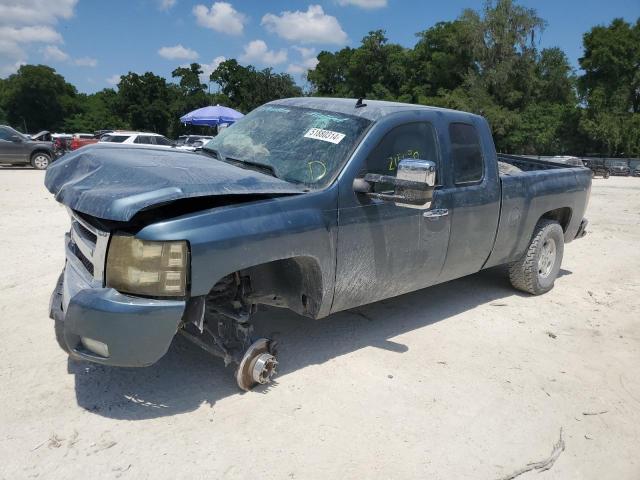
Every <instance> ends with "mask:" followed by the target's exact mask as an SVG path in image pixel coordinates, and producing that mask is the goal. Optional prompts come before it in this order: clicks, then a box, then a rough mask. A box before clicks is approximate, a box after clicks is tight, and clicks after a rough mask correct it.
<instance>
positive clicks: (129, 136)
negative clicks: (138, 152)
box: [100, 132, 173, 148]
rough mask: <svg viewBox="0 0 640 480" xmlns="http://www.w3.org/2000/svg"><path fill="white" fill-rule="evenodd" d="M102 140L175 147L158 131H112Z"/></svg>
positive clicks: (101, 139)
mask: <svg viewBox="0 0 640 480" xmlns="http://www.w3.org/2000/svg"><path fill="white" fill-rule="evenodd" d="M100 141H101V142H110V143H124V144H132V143H133V144H136V145H155V146H156V147H166V148H170V147H173V142H172V141H171V140H169V139H168V138H167V137H164V136H162V135H159V134H157V133H146V132H112V133H107V134H106V135H103V136H102V138H100Z"/></svg>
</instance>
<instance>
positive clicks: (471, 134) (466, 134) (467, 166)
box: [449, 123, 484, 185]
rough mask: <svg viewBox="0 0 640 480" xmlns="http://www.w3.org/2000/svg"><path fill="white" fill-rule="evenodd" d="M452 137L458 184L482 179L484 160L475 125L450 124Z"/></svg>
mask: <svg viewBox="0 0 640 480" xmlns="http://www.w3.org/2000/svg"><path fill="white" fill-rule="evenodd" d="M449 137H450V139H451V163H452V165H453V180H454V182H455V184H456V185H460V184H467V183H477V182H480V181H482V177H483V174H484V161H483V158H482V147H481V146H480V137H478V132H477V131H476V129H475V127H474V126H473V125H468V124H466V123H452V124H451V125H449Z"/></svg>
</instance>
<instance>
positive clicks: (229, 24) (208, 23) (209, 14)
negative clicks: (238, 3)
mask: <svg viewBox="0 0 640 480" xmlns="http://www.w3.org/2000/svg"><path fill="white" fill-rule="evenodd" d="M193 14H194V15H195V17H196V21H197V23H198V25H200V26H201V27H205V28H211V29H212V30H216V31H217V32H223V33H227V34H229V35H241V34H242V32H243V31H244V25H245V24H246V23H247V17H246V16H245V15H244V14H242V13H240V12H238V11H237V10H236V9H235V8H233V5H231V4H230V3H227V2H215V3H214V4H213V5H211V8H210V9H209V8H207V6H206V5H196V6H195V7H193Z"/></svg>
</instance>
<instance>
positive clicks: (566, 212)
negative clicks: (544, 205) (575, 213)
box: [540, 207, 572, 232]
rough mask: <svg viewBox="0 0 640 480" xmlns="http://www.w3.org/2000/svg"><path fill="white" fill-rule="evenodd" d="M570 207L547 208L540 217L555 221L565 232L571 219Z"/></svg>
mask: <svg viewBox="0 0 640 480" xmlns="http://www.w3.org/2000/svg"><path fill="white" fill-rule="evenodd" d="M571 213H572V212H571V209H570V208H569V207H562V208H556V209H555V210H549V211H548V212H546V213H545V214H544V215H542V217H540V218H546V219H549V220H555V221H557V222H558V223H559V224H560V226H561V227H562V231H564V232H566V231H567V228H568V227H569V222H570V221H571Z"/></svg>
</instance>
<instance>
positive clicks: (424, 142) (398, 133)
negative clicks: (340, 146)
mask: <svg viewBox="0 0 640 480" xmlns="http://www.w3.org/2000/svg"><path fill="white" fill-rule="evenodd" d="M405 158H415V159H421V160H431V161H432V162H436V164H438V146H437V142H436V134H435V130H434V128H433V126H432V125H431V124H430V123H428V122H414V123H407V124H405V125H400V126H398V127H395V128H394V129H392V130H391V131H389V132H388V133H387V134H386V135H385V136H384V138H383V139H382V141H381V142H380V143H379V144H378V146H377V147H376V148H375V149H374V150H373V151H372V152H371V153H370V154H369V157H368V158H367V160H366V167H365V170H366V172H365V173H379V174H381V175H390V176H395V174H396V172H397V170H398V163H400V160H403V159H405ZM438 181H439V179H438ZM376 187H377V188H376V189H377V190H378V191H381V190H388V189H389V188H387V186H385V185H376ZM381 187H382V188H381Z"/></svg>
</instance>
